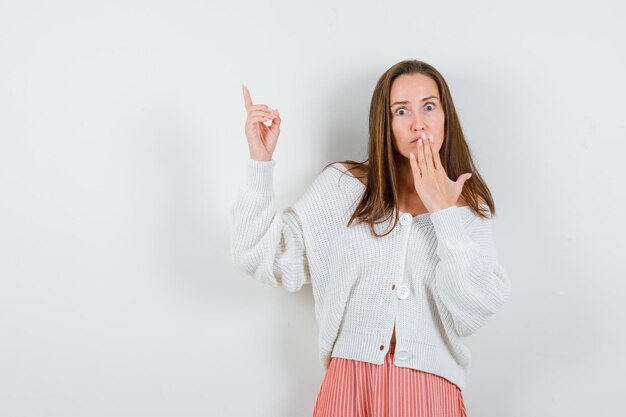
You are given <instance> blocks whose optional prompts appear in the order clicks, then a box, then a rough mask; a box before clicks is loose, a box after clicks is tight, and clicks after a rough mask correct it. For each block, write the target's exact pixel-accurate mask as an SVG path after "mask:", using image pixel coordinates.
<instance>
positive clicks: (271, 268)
mask: <svg viewBox="0 0 626 417" xmlns="http://www.w3.org/2000/svg"><path fill="white" fill-rule="evenodd" d="M275 164H276V163H275V161H274V160H273V159H272V160H271V161H256V160H254V159H252V158H250V159H249V160H248V166H247V169H248V170H247V176H246V181H245V184H244V186H243V188H242V190H241V191H240V192H239V194H238V195H237V197H236V199H235V202H234V204H233V205H232V206H231V210H230V216H231V245H230V249H231V257H232V261H233V263H234V264H235V265H236V266H237V267H238V268H240V269H241V270H243V271H244V272H245V273H247V274H249V275H250V276H252V277H254V278H255V279H257V280H259V281H260V282H263V283H266V284H270V285H272V286H273V287H278V286H282V287H283V288H284V289H285V290H287V291H289V292H295V291H298V290H300V289H301V288H302V286H303V285H304V284H310V283H311V277H310V273H309V268H308V262H307V257H306V251H305V247H304V239H303V235H302V225H301V224H300V219H299V218H298V216H297V214H296V212H295V211H294V210H293V209H292V208H291V207H288V208H287V209H285V210H284V211H282V212H279V211H278V210H277V208H276V203H275V198H274V189H273V174H274V166H275Z"/></svg>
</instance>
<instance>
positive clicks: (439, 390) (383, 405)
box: [313, 344, 467, 417]
mask: <svg viewBox="0 0 626 417" xmlns="http://www.w3.org/2000/svg"><path fill="white" fill-rule="evenodd" d="M394 351H395V344H391V345H390V346H389V351H388V352H387V355H386V356H385V362H384V363H383V364H382V365H375V364H372V363H368V362H361V361H355V360H350V359H344V358H338V357H333V358H331V361H330V364H329V366H328V369H327V370H326V374H325V375H324V380H323V381H322V386H321V388H320V392H319V394H318V396H317V400H316V401H315V408H314V410H313V417H467V411H466V410H465V402H464V400H463V395H462V394H461V390H460V389H459V387H457V386H456V385H455V384H454V383H452V382H450V381H448V380H447V379H445V378H443V377H441V376H439V375H435V374H431V373H428V372H422V371H419V370H416V369H411V368H401V367H398V366H395V365H394V364H393V355H394Z"/></svg>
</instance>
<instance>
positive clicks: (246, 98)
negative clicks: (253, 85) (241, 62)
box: [241, 84, 252, 109]
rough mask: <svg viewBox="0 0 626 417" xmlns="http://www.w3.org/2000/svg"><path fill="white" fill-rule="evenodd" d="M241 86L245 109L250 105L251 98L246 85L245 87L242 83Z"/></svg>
mask: <svg viewBox="0 0 626 417" xmlns="http://www.w3.org/2000/svg"><path fill="white" fill-rule="evenodd" d="M241 88H242V90H243V100H244V103H245V105H246V109H247V108H248V107H250V106H252V99H251V98H250V91H248V87H246V86H245V85H243V84H242V85H241Z"/></svg>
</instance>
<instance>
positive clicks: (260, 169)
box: [246, 158, 276, 192]
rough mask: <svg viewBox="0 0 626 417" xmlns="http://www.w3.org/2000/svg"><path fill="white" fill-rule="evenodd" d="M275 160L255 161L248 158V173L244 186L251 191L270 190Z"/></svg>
mask: <svg viewBox="0 0 626 417" xmlns="http://www.w3.org/2000/svg"><path fill="white" fill-rule="evenodd" d="M275 165H276V161H275V160H273V159H271V160H269V161H257V160H256V159H252V158H250V159H248V175H247V177H246V187H247V188H248V189H249V190H252V191H261V192H271V191H272V186H273V184H274V183H273V181H274V166H275Z"/></svg>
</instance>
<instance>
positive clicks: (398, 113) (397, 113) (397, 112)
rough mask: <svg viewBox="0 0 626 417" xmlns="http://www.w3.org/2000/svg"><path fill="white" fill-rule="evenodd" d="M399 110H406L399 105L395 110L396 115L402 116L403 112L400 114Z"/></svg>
mask: <svg viewBox="0 0 626 417" xmlns="http://www.w3.org/2000/svg"><path fill="white" fill-rule="evenodd" d="M400 111H404V112H406V109H405V108H404V107H399V108H398V109H397V110H396V115H398V116H404V113H403V114H400Z"/></svg>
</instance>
